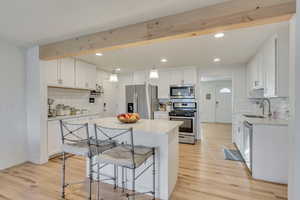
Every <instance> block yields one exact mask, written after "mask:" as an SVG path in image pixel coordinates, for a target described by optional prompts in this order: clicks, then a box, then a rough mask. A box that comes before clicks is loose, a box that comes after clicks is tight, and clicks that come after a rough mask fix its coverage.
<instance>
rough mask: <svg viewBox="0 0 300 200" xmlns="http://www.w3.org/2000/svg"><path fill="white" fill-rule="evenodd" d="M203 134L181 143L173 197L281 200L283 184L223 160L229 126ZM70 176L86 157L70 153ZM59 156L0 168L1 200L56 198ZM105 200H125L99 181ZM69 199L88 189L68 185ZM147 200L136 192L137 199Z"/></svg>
mask: <svg viewBox="0 0 300 200" xmlns="http://www.w3.org/2000/svg"><path fill="white" fill-rule="evenodd" d="M202 132H203V133H204V139H203V141H202V142H201V143H198V144H197V145H183V144H181V145H180V170H179V178H178V182H177V185H176V188H175V191H174V193H173V195H172V197H171V200H284V199H287V186H285V185H279V184H272V183H267V182H262V181H255V180H252V179H251V178H250V177H249V176H248V174H247V171H246V170H245V169H244V167H243V165H242V164H241V163H239V162H232V161H225V160H224V159H223V152H222V148H223V146H226V147H233V146H232V144H231V126H230V125H224V124H203V126H202ZM68 163H69V165H70V167H71V169H72V170H71V171H70V172H69V173H68V174H67V176H68V178H69V179H70V178H72V180H76V179H80V178H82V177H83V176H84V173H85V161H84V160H83V159H81V158H78V157H72V158H70V159H69V161H68ZM60 174H61V165H60V160H59V159H53V160H51V161H50V162H48V163H47V164H45V165H34V164H31V163H25V164H23V165H20V166H16V167H13V168H10V169H7V170H3V171H0V200H57V199H60ZM102 188H104V191H102V193H103V197H104V199H105V200H119V199H122V200H123V199H126V198H124V197H123V196H122V194H121V193H120V192H115V191H113V190H112V187H111V186H107V185H103V186H102ZM67 191H68V192H67V199H69V200H83V199H86V196H85V195H86V193H85V191H86V188H85V187H83V186H80V185H76V186H72V187H71V188H70V189H68V190H67ZM142 199H143V200H148V199H151V198H149V197H143V196H142V197H139V198H136V200H142Z"/></svg>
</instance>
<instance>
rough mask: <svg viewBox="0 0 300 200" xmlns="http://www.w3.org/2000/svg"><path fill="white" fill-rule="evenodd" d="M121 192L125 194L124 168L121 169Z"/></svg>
mask: <svg viewBox="0 0 300 200" xmlns="http://www.w3.org/2000/svg"><path fill="white" fill-rule="evenodd" d="M122 192H123V193H124V192H125V178H124V167H122Z"/></svg>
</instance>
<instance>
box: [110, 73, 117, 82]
mask: <svg viewBox="0 0 300 200" xmlns="http://www.w3.org/2000/svg"><path fill="white" fill-rule="evenodd" d="M109 81H110V82H118V81H119V79H118V75H117V74H116V73H113V74H111V75H110V77H109Z"/></svg>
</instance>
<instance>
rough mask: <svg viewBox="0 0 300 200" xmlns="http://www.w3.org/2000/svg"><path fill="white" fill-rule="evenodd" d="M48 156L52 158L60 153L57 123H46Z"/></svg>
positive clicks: (59, 135)
mask: <svg viewBox="0 0 300 200" xmlns="http://www.w3.org/2000/svg"><path fill="white" fill-rule="evenodd" d="M47 134H48V137H47V138H48V156H49V157H50V156H53V155H55V154H58V153H60V152H61V144H62V142H61V132H60V128H59V121H49V122H48V133H47Z"/></svg>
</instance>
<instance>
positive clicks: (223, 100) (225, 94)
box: [215, 84, 232, 123]
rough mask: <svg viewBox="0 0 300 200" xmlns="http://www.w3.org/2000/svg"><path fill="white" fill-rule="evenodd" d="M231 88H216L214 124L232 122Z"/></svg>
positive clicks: (227, 86) (229, 86)
mask: <svg viewBox="0 0 300 200" xmlns="http://www.w3.org/2000/svg"><path fill="white" fill-rule="evenodd" d="M231 102H232V88H231V85H229V84H228V85H222V86H216V101H215V111H216V120H215V121H216V122H219V123H231V122H232V104H231Z"/></svg>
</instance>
